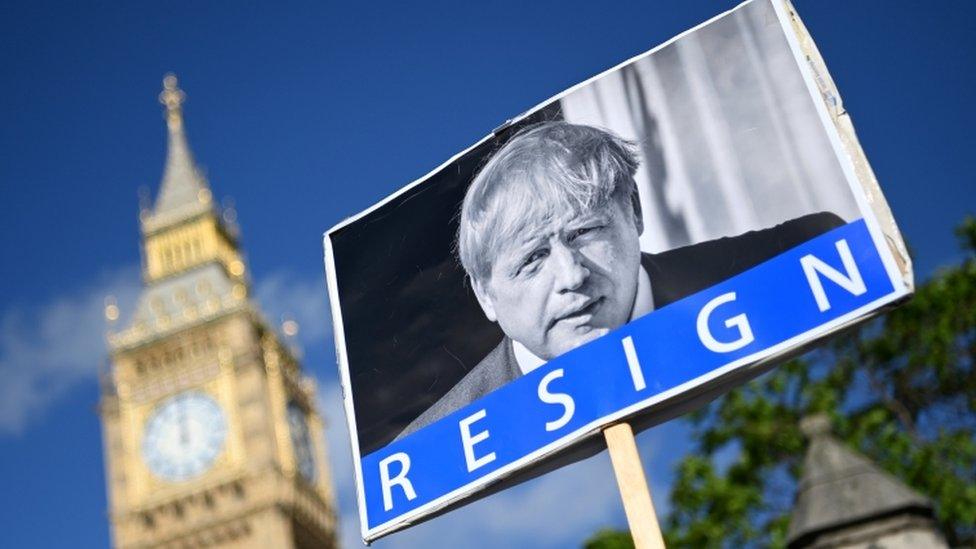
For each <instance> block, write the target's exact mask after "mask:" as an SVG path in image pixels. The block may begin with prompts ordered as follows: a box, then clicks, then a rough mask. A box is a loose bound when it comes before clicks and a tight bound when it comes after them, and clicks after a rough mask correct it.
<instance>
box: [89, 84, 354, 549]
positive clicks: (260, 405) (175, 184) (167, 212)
mask: <svg viewBox="0 0 976 549" xmlns="http://www.w3.org/2000/svg"><path fill="white" fill-rule="evenodd" d="M184 97H185V96H184V94H183V92H182V91H181V90H180V89H179V87H178V86H177V81H176V77H174V76H173V75H167V76H166V78H165V79H164V80H163V92H162V94H160V97H159V99H160V102H162V103H163V105H165V108H166V125H167V127H168V130H169V150H168V152H167V156H166V166H165V169H164V171H163V179H162V184H161V185H160V189H159V194H158V196H157V198H156V201H155V203H154V204H153V205H152V207H151V208H149V207H145V206H144V207H143V209H142V211H141V213H140V225H141V229H142V248H143V262H142V277H143V282H144V289H143V292H142V295H141V296H140V297H139V300H138V303H137V305H136V310H135V312H134V314H133V315H132V320H131V321H129V322H127V323H126V324H125V325H124V326H121V329H119V330H118V331H114V332H112V333H110V334H109V336H108V340H109V348H110V357H111V360H110V362H111V368H110V370H109V371H108V372H106V374H105V376H104V379H103V383H102V397H101V402H100V404H99V413H100V416H101V419H102V426H103V433H104V436H103V438H104V447H105V467H106V482H107V485H108V486H107V488H108V496H109V498H108V499H109V507H110V508H109V520H110V522H111V531H112V541H113V544H114V545H115V546H117V547H146V548H150V547H181V548H183V547H241V548H245V547H254V548H258V547H262V548H263V547H276V548H278V547H281V548H306V547H308V548H311V547H316V548H332V547H335V546H336V539H335V508H334V501H335V500H334V495H333V487H332V480H331V477H330V473H329V468H328V463H327V462H326V448H325V440H324V431H323V423H322V419H321V417H320V416H319V414H318V411H317V404H316V388H315V383H314V382H313V380H312V379H311V378H309V377H307V376H305V375H304V374H303V372H302V369H301V365H300V364H299V362H298V360H297V358H296V356H295V354H294V353H293V352H292V351H291V349H290V347H289V346H288V345H287V344H286V343H285V342H284V341H283V339H282V338H281V337H280V336H279V335H278V334H277V333H276V331H275V330H274V329H273V328H272V327H271V325H270V324H269V323H268V322H267V321H266V320H265V319H264V318H263V317H262V316H261V313H260V311H259V310H258V308H257V307H256V305H255V304H254V303H253V302H252V301H251V299H250V295H249V294H250V288H249V281H248V274H247V268H246V263H245V260H244V257H243V255H242V254H241V250H240V247H239V243H238V231H237V226H236V225H235V222H234V219H233V212H230V211H223V212H222V211H221V210H220V208H219V207H217V206H216V205H215V204H214V202H213V198H212V195H211V192H210V189H209V186H208V184H207V181H206V179H205V178H204V177H203V175H202V174H201V172H200V170H199V169H198V168H197V166H196V164H195V163H194V161H193V156H192V155H191V154H190V150H189V147H188V146H187V142H186V136H185V134H184V128H183V114H182V104H183V100H184ZM118 315H119V311H118V308H117V306H116V305H115V304H114V303H109V304H108V305H107V307H106V316H107V318H109V319H110V320H115V319H117V318H118Z"/></svg>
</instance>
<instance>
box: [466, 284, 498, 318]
mask: <svg viewBox="0 0 976 549" xmlns="http://www.w3.org/2000/svg"><path fill="white" fill-rule="evenodd" d="M485 286H486V285H485V283H484V282H481V281H479V280H475V279H473V278H472V279H471V288H472V289H473V290H474V296H475V297H477V298H478V304H479V305H481V310H482V311H484V312H485V316H486V317H488V320H490V321H492V322H496V321H497V320H498V317H497V316H495V302H494V301H492V299H491V293H490V292H489V291H488V288H486V287H485Z"/></svg>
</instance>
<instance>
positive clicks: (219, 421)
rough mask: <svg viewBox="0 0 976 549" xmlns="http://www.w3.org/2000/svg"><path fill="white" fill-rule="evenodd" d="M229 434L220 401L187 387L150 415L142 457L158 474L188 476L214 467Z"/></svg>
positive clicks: (173, 479) (166, 477) (167, 477)
mask: <svg viewBox="0 0 976 549" xmlns="http://www.w3.org/2000/svg"><path fill="white" fill-rule="evenodd" d="M226 438H227V420H226V418H225V417H224V412H223V410H221V409H220V405H219V404H217V401H215V400H214V399H213V398H211V397H210V396H209V395H207V394H205V393H203V392H200V391H187V392H185V393H181V394H178V395H176V396H174V397H171V398H169V399H167V400H165V401H163V402H162V403H161V404H160V405H159V406H157V407H156V409H155V410H154V411H153V412H152V414H151V415H150V416H149V419H148V420H147V421H146V429H145V434H144V435H143V439H142V457H143V459H145V461H146V465H148V466H149V470H150V471H152V473H153V474H154V475H156V476H157V477H159V478H161V479H164V480H168V481H170V482H179V481H183V480H188V479H191V478H193V477H197V476H200V475H202V474H203V473H205V472H206V471H207V470H208V469H210V466H211V465H213V462H214V460H215V459H216V458H217V456H218V455H220V451H221V450H222V449H223V447H224V441H225V439H226Z"/></svg>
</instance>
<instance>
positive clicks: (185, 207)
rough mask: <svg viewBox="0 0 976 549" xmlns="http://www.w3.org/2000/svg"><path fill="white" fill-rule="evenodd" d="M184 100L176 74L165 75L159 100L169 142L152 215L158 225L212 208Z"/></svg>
mask: <svg viewBox="0 0 976 549" xmlns="http://www.w3.org/2000/svg"><path fill="white" fill-rule="evenodd" d="M185 99H186V94H184V93H183V90H181V89H180V88H179V86H178V83H177V80H176V76H175V75H173V74H167V75H166V77H165V78H163V91H162V93H160V94H159V102H160V103H162V104H163V105H165V106H166V127H167V128H168V130H169V145H168V150H167V153H166V166H165V168H164V169H163V180H162V184H161V185H160V187H159V195H158V196H157V198H156V203H155V204H154V206H153V209H152V212H151V214H150V217H151V218H152V219H151V221H153V222H154V223H151V224H152V225H155V226H159V225H164V224H168V223H171V222H175V221H179V220H181V219H184V218H186V217H189V216H192V215H195V214H198V213H200V211H203V210H206V209H209V208H211V196H212V195H211V193H210V188H209V186H208V185H207V181H206V179H205V178H204V177H203V175H202V174H201V173H200V170H199V168H197V165H196V162H194V160H193V154H192V153H191V152H190V147H189V145H187V141H186V134H185V132H184V129H183V109H182V105H183V101H184V100H185Z"/></svg>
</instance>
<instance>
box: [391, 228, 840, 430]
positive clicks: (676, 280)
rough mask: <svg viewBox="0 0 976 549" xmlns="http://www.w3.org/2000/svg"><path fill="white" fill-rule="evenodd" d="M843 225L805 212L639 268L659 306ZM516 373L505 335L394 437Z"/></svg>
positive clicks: (652, 258) (645, 261)
mask: <svg viewBox="0 0 976 549" xmlns="http://www.w3.org/2000/svg"><path fill="white" fill-rule="evenodd" d="M843 224H844V221H843V220H841V218H840V217H838V216H836V215H834V214H832V213H817V214H810V215H806V216H803V217H799V218H797V219H793V220H791V221H787V222H786V223H783V224H781V225H777V226H775V227H772V228H769V229H763V230H759V231H751V232H748V233H745V234H742V235H739V236H733V237H726V238H719V239H717V240H710V241H708V242H702V243H699V244H692V245H690V246H685V247H682V248H675V249H673V250H668V251H666V252H661V253H659V254H646V253H645V254H641V266H643V268H644V270H645V271H647V274H648V276H649V277H650V279H651V294H652V295H653V296H654V308H655V309H660V308H661V307H664V306H665V305H668V304H669V303H673V302H675V301H677V300H679V299H681V298H683V297H687V296H689V295H691V294H694V293H696V292H699V291H701V290H704V289H706V288H708V287H710V286H714V285H715V284H718V283H719V282H722V281H723V280H727V279H729V278H731V277H733V276H735V275H737V274H739V273H741V272H743V271H745V270H748V269H750V268H752V267H755V266H756V265H758V264H760V263H762V262H763V261H766V260H767V259H770V258H772V257H774V256H776V255H779V254H780V253H782V252H785V251H786V250H789V249H790V248H794V247H796V246H798V245H800V244H802V243H804V242H806V241H807V240H810V239H811V238H813V237H815V236H818V235H820V234H822V233H825V232H827V231H829V230H830V229H833V228H834V227H838V226H840V225H843ZM521 375H522V371H521V369H519V365H518V362H516V360H515V351H514V349H513V348H512V340H511V339H509V338H508V337H505V338H503V339H502V341H501V343H499V344H498V346H497V347H495V348H494V350H492V351H491V352H490V353H488V355H487V356H486V357H485V358H484V359H482V360H481V362H479V363H478V365H477V366H475V367H474V368H473V369H472V370H471V371H470V372H468V373H467V374H466V375H465V376H464V377H463V378H462V379H461V381H459V382H458V383H457V385H455V386H454V387H453V388H452V389H451V390H450V391H448V392H447V394H445V395H444V396H443V397H441V398H440V400H438V401H437V402H435V403H434V405H433V406H431V407H430V408H428V409H427V411H425V412H424V413H423V414H421V415H420V417H418V418H417V419H415V420H413V421H412V422H411V423H410V425H408V426H407V428H406V429H404V430H403V432H402V433H400V436H399V437H398V438H400V437H403V436H406V435H408V434H410V433H412V432H414V431H416V430H417V429H420V428H421V427H424V426H426V425H429V424H431V423H433V422H435V421H437V420H438V419H440V418H442V417H444V416H446V415H448V414H450V413H451V412H453V411H455V410H457V409H458V408H461V407H463V406H465V405H467V404H470V403H471V402H473V401H474V400H476V399H478V398H480V397H482V396H484V395H486V394H488V393H490V392H491V391H494V390H495V389H497V388H499V387H501V386H502V385H505V384H506V383H508V382H509V381H512V380H514V379H517V378H519V377H521Z"/></svg>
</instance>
